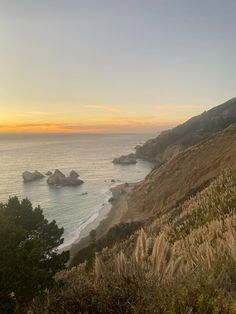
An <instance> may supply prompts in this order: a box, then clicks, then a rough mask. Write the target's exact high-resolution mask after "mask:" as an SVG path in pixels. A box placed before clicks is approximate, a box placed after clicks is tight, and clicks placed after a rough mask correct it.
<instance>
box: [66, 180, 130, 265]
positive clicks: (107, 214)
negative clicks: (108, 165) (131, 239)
mask: <svg viewBox="0 0 236 314" xmlns="http://www.w3.org/2000/svg"><path fill="white" fill-rule="evenodd" d="M134 185H135V183H123V184H119V185H117V186H114V187H112V188H111V189H110V191H111V193H112V197H111V200H112V199H113V200H112V201H110V202H108V203H107V204H105V205H104V206H103V207H102V209H101V210H100V211H99V213H98V216H97V217H96V219H94V220H93V221H92V222H91V223H89V224H88V225H87V226H86V227H85V228H84V229H83V230H82V231H81V233H80V235H79V238H78V239H77V241H75V242H74V243H72V245H71V246H70V248H69V250H70V261H69V264H71V263H72V262H73V259H74V257H75V256H76V254H77V253H78V252H79V251H80V250H81V249H83V248H84V247H86V246H88V245H89V244H90V242H91V239H90V236H89V233H90V231H91V230H96V239H99V238H101V237H102V236H104V235H105V234H106V233H107V232H108V230H109V229H110V228H112V227H113V226H114V225H116V224H119V223H120V222H122V219H123V217H124V216H125V214H126V213H127V210H128V204H127V198H128V195H129V193H130V191H131V190H132V188H133V186H134Z"/></svg>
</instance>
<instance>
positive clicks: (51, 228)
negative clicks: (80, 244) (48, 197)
mask: <svg viewBox="0 0 236 314" xmlns="http://www.w3.org/2000/svg"><path fill="white" fill-rule="evenodd" d="M62 234H63V228H58V226H57V225H56V222H55V221H52V222H50V223H49V222H48V221H47V220H46V219H45V218H44V216H43V212H42V209H41V208H40V207H36V208H35V209H33V207H32V204H31V202H30V201H29V200H28V199H23V200H22V201H21V202H20V201H19V199H18V198H17V197H13V198H9V200H8V202H7V203H6V204H1V206H0V252H1V259H0V299H1V304H0V312H3V313H12V312H13V310H14V308H15V309H16V310H18V311H20V312H22V311H23V307H24V306H25V305H27V304H28V303H29V301H31V300H32V298H33V297H34V296H35V295H37V294H40V293H41V292H42V291H43V290H44V289H45V288H49V287H52V285H53V283H54V279H53V277H54V275H55V273H56V272H58V271H60V270H61V269H63V268H64V265H65V263H66V262H67V260H68V258H69V254H68V252H63V253H60V254H59V253H58V252H57V247H58V246H59V245H60V244H62V243H63V239H62Z"/></svg>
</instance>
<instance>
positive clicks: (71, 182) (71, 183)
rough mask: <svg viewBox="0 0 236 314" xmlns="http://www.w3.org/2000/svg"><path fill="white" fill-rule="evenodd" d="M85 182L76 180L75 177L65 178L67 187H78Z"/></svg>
mask: <svg viewBox="0 0 236 314" xmlns="http://www.w3.org/2000/svg"><path fill="white" fill-rule="evenodd" d="M83 183H84V181H82V180H80V179H78V178H74V177H67V178H65V181H64V184H63V185H65V186H77V185H81V184H83Z"/></svg>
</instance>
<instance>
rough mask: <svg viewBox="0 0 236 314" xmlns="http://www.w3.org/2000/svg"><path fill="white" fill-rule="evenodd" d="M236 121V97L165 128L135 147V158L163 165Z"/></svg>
mask: <svg viewBox="0 0 236 314" xmlns="http://www.w3.org/2000/svg"><path fill="white" fill-rule="evenodd" d="M232 123H236V98H233V99H231V100H229V101H227V102H225V103H224V104H222V105H219V106H217V107H214V108H212V109H210V110H208V111H205V112H203V113H202V114H200V115H198V116H195V117H193V118H191V119H189V120H188V121H186V122H185V123H183V124H181V125H178V126H177V127H175V128H173V129H171V130H167V131H163V132H162V133H161V134H160V135H158V136H157V137H156V138H155V139H150V140H148V141H147V142H146V143H144V144H143V145H139V146H137V147H136V148H135V150H136V153H135V154H134V155H133V157H135V158H140V159H144V160H149V161H155V162H156V165H157V166H160V165H162V164H163V163H164V162H166V161H167V160H169V159H170V158H172V157H174V156H175V155H177V154H178V153H179V152H181V151H183V150H185V149H186V148H188V147H191V146H193V145H196V144H198V143H200V142H201V141H203V140H204V139H206V138H208V137H210V136H211V135H213V134H215V133H216V132H220V131H222V130H224V129H225V128H227V127H228V126H229V125H231V124H232Z"/></svg>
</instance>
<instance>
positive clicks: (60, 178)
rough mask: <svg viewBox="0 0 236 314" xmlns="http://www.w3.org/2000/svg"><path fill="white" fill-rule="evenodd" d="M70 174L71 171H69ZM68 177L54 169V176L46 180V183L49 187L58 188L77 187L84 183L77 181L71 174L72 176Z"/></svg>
mask: <svg viewBox="0 0 236 314" xmlns="http://www.w3.org/2000/svg"><path fill="white" fill-rule="evenodd" d="M71 173H72V171H71ZM71 173H70V176H69V177H66V176H65V175H64V173H62V172H61V171H60V170H58V169H56V170H55V172H54V174H53V175H51V176H50V177H49V178H48V179H47V183H48V184H49V185H59V186H77V185H81V184H82V183H84V182H83V181H82V180H80V179H78V177H77V176H75V174H74V173H73V175H72V176H71Z"/></svg>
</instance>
